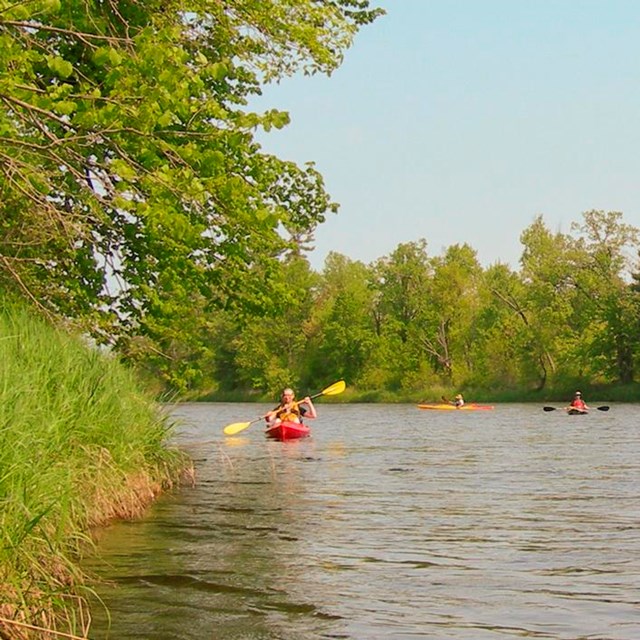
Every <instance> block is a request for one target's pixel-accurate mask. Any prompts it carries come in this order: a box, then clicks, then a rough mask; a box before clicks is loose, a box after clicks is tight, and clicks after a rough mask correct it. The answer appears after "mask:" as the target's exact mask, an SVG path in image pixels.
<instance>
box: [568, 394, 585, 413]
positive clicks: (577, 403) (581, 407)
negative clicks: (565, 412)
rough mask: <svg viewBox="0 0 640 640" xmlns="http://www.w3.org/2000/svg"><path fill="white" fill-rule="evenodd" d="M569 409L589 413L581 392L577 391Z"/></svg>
mask: <svg viewBox="0 0 640 640" xmlns="http://www.w3.org/2000/svg"><path fill="white" fill-rule="evenodd" d="M569 409H577V410H578V411H589V407H588V406H587V403H586V402H585V401H584V400H583V399H582V393H580V391H576V392H575V394H574V396H573V400H572V401H571V404H570V405H569Z"/></svg>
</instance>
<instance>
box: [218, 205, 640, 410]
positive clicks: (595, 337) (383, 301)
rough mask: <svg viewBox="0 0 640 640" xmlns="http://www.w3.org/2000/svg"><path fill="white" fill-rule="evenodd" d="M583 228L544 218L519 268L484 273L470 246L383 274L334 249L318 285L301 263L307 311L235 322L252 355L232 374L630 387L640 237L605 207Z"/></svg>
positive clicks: (408, 248) (394, 257)
mask: <svg viewBox="0 0 640 640" xmlns="http://www.w3.org/2000/svg"><path fill="white" fill-rule="evenodd" d="M572 228H573V231H574V234H562V233H552V232H551V231H550V230H549V229H548V228H547V226H546V225H545V223H544V220H543V218H542V217H541V216H539V217H538V218H536V219H535V220H534V221H533V223H532V224H531V225H530V226H529V227H528V228H527V229H525V230H524V231H523V233H522V235H521V241H522V245H523V251H522V258H521V270H520V271H513V270H512V269H510V268H509V267H507V266H506V265H502V264H494V265H491V266H490V267H488V268H486V269H484V268H482V267H481V265H480V264H479V263H478V261H477V258H476V254H475V251H474V250H473V249H472V248H471V247H470V246H468V245H453V246H451V247H448V248H447V249H445V251H444V252H443V254H442V255H440V256H430V255H429V254H428V253H427V243H426V240H424V239H422V240H419V241H415V242H408V243H403V244H400V245H398V247H397V248H396V249H395V250H394V251H393V252H391V254H389V255H388V256H384V257H382V258H380V259H378V260H376V261H374V262H373V263H372V264H370V265H364V264H362V263H360V262H354V261H352V260H350V259H349V258H347V257H345V256H342V255H340V254H337V253H332V254H330V255H329V256H328V257H327V260H326V262H325V266H324V270H323V272H322V273H321V274H320V275H319V278H318V279H317V280H316V279H314V278H313V277H312V275H311V274H310V273H309V272H308V270H305V269H304V268H303V267H302V266H301V263H300V262H298V263H297V266H296V269H297V270H298V273H304V278H299V279H298V280H297V282H300V283H303V282H305V281H306V282H307V284H306V285H303V288H304V286H306V287H308V289H307V291H308V295H306V296H305V297H304V303H303V305H302V306H300V307H296V306H294V307H291V308H290V309H289V312H288V314H286V315H285V316H280V317H279V320H278V321H277V322H273V321H272V320H271V319H270V318H260V319H258V318H256V319H255V320H254V321H253V322H251V321H249V322H247V324H246V325H245V326H244V327H242V326H240V325H239V324H238V323H237V322H236V323H234V326H235V331H236V333H235V334H234V338H233V340H232V343H233V344H234V345H236V346H238V345H242V349H238V350H237V351H236V352H235V353H234V354H233V356H232V357H231V358H229V359H227V360H226V361H225V371H227V375H228V372H229V371H232V372H234V381H233V384H235V385H236V388H237V387H238V386H239V387H242V386H244V387H245V388H258V389H263V390H266V389H271V388H272V387H273V385H275V384H276V380H279V381H280V380H289V381H292V383H293V384H299V385H301V386H302V387H304V388H315V387H316V386H317V384H318V381H325V380H332V379H334V378H337V377H341V378H344V379H346V380H347V382H348V384H349V385H350V386H351V387H353V386H356V387H358V388H359V389H360V390H361V391H360V393H365V394H367V393H368V392H369V391H373V392H377V391H383V390H384V391H386V392H394V393H397V394H399V396H401V397H407V396H408V395H411V394H413V395H415V396H416V397H427V395H428V390H430V389H433V390H437V389H444V390H447V389H455V388H461V389H462V388H469V389H473V390H474V392H475V393H477V392H479V391H481V390H485V392H486V393H489V394H493V395H495V393H496V392H499V390H503V391H504V392H505V393H510V392H511V391H510V390H518V389H519V390H520V393H523V394H526V393H528V391H529V390H531V391H537V392H538V393H542V392H546V390H548V389H566V388H569V389H571V387H572V386H574V385H579V386H581V387H585V388H588V386H587V385H593V386H594V387H595V385H603V384H609V385H610V384H612V383H614V382H618V383H622V384H624V385H627V386H629V385H631V383H632V382H633V381H634V380H635V379H637V376H638V358H639V357H640V340H639V339H638V336H639V335H640V332H639V331H638V327H639V326H640V294H639V293H638V290H637V289H638V286H637V284H634V280H633V278H632V273H631V272H632V270H633V267H634V264H637V263H634V262H633V260H630V256H633V251H634V249H635V251H636V252H637V250H638V236H637V230H636V229H635V228H634V227H632V226H630V225H627V224H625V223H624V222H623V221H622V217H621V215H620V214H618V213H615V212H609V213H605V212H601V211H589V212H586V213H585V214H584V216H583V224H580V225H578V224H576V225H574V226H573V227H572ZM300 260H302V261H304V260H305V259H304V258H300ZM635 280H636V281H637V277H636V279H635ZM296 327H297V333H296ZM292 331H293V333H294V335H295V336H296V340H295V341H294V342H295V344H294V348H293V349H290V348H289V346H288V345H289V342H287V341H290V340H291V339H290V336H291V334H292ZM223 341H225V342H226V339H225V340H223ZM292 344H293V343H292ZM284 354H290V355H291V356H292V358H289V359H287V358H285V357H284ZM265 363H267V366H266V367H265ZM265 368H266V369H267V370H268V373H265ZM374 395H375V393H374ZM367 397H369V396H367ZM438 397H439V396H437V395H436V396H432V398H434V399H438Z"/></svg>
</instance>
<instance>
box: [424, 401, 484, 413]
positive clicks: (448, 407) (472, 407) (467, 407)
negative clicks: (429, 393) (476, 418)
mask: <svg viewBox="0 0 640 640" xmlns="http://www.w3.org/2000/svg"><path fill="white" fill-rule="evenodd" d="M418 409H434V410H436V411H490V410H491V409H493V405H490V404H475V403H470V404H463V405H462V406H461V407H456V406H454V405H452V404H445V403H442V402H440V403H438V402H427V403H425V404H419V405H418Z"/></svg>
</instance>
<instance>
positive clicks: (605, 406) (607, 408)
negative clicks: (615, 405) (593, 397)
mask: <svg viewBox="0 0 640 640" xmlns="http://www.w3.org/2000/svg"><path fill="white" fill-rule="evenodd" d="M598 411H609V407H608V406H607V405H604V406H603V407H598Z"/></svg>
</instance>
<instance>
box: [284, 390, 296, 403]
mask: <svg viewBox="0 0 640 640" xmlns="http://www.w3.org/2000/svg"><path fill="white" fill-rule="evenodd" d="M295 397H296V394H295V393H293V389H289V388H288V387H287V388H286V389H285V390H284V391H283V392H282V399H283V400H284V402H291V401H292V400H293V399H294V398H295Z"/></svg>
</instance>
